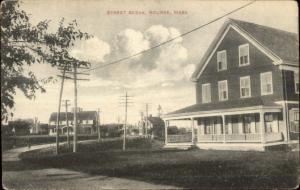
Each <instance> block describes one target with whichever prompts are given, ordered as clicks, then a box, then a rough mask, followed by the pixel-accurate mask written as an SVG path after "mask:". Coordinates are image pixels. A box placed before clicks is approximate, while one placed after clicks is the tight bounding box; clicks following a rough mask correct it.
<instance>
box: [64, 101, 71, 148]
mask: <svg viewBox="0 0 300 190" xmlns="http://www.w3.org/2000/svg"><path fill="white" fill-rule="evenodd" d="M64 101H65V105H64V106H65V107H66V126H67V142H68V149H69V150H70V148H71V144H70V130H69V119H68V106H69V105H70V104H68V102H69V101H70V100H64Z"/></svg>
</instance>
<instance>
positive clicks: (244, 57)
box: [239, 44, 250, 66]
mask: <svg viewBox="0 0 300 190" xmlns="http://www.w3.org/2000/svg"><path fill="white" fill-rule="evenodd" d="M239 65H240V66H244V65H250V60H249V44H243V45H240V46H239Z"/></svg>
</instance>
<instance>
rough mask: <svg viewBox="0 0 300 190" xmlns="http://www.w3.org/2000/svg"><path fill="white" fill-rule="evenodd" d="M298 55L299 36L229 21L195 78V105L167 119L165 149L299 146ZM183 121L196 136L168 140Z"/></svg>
mask: <svg viewBox="0 0 300 190" xmlns="http://www.w3.org/2000/svg"><path fill="white" fill-rule="evenodd" d="M298 51H299V39H298V34H295V33H290V32H286V31H282V30H278V29H275V28H270V27H266V26H261V25H257V24H253V23H248V22H244V21H239V20H233V19H229V20H228V21H227V22H226V23H224V25H223V27H222V28H221V29H220V31H219V33H218V34H217V36H216V38H215V39H214V41H213V42H212V44H211V45H210V47H209V48H208V50H207V52H206V53H205V54H204V56H203V58H202V60H201V62H200V63H199V64H198V66H197V67H196V70H195V72H194V74H193V75H192V78H191V79H192V81H193V82H194V83H195V86H196V104H195V105H192V106H189V107H186V108H183V109H180V110H177V111H174V112H172V113H169V114H166V115H164V121H165V123H166V128H165V129H166V132H165V134H166V142H165V143H166V147H183V148H184V147H188V146H191V145H195V146H197V147H199V148H200V149H227V150H265V149H266V148H267V147H270V146H276V145H286V144H291V143H299V108H298V106H299V101H298V100H299V53H298ZM180 120H181V121H182V120H183V121H185V122H186V123H188V125H189V126H190V127H191V128H192V130H191V131H192V132H191V133H190V134H186V135H168V133H167V132H168V130H167V129H168V126H174V125H177V124H176V123H178V121H180ZM195 129H197V130H195ZM195 131H197V133H196V132H195Z"/></svg>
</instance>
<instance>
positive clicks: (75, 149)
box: [73, 62, 77, 152]
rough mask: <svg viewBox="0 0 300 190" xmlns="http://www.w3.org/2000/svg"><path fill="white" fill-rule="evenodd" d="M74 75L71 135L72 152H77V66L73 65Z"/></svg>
mask: <svg viewBox="0 0 300 190" xmlns="http://www.w3.org/2000/svg"><path fill="white" fill-rule="evenodd" d="M73 68H74V73H73V77H74V78H73V81H74V130H73V131H74V135H73V152H77V64H76V62H74V64H73Z"/></svg>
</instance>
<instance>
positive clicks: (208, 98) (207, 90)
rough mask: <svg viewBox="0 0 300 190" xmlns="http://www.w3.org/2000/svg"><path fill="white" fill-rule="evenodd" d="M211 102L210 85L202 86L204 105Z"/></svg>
mask: <svg viewBox="0 0 300 190" xmlns="http://www.w3.org/2000/svg"><path fill="white" fill-rule="evenodd" d="M210 101H211V90H210V83H206V84H202V103H209V102H210Z"/></svg>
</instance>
